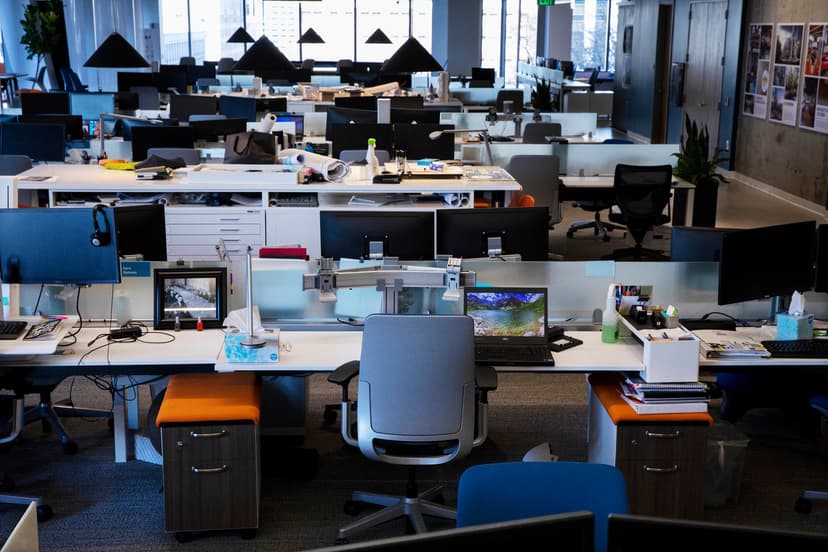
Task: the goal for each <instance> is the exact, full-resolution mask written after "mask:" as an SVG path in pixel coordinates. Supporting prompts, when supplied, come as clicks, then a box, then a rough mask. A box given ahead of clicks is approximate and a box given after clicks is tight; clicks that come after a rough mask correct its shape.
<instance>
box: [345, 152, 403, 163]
mask: <svg viewBox="0 0 828 552" xmlns="http://www.w3.org/2000/svg"><path fill="white" fill-rule="evenodd" d="M367 151H368V150H367V149H361V150H359V149H349V150H342V151H340V152H339V160H340V161H345V162H346V163H353V162H354V161H365V154H366V153H367ZM374 153H375V154H376V156H377V161H379V162H380V163H388V162H389V161H391V154H390V153H389V152H388V151H387V150H383V149H375V150H374Z"/></svg>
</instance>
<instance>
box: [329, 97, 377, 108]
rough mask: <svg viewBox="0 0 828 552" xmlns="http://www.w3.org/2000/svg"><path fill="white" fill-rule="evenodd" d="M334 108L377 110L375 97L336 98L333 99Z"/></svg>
mask: <svg viewBox="0 0 828 552" xmlns="http://www.w3.org/2000/svg"><path fill="white" fill-rule="evenodd" d="M334 105H335V106H336V107H347V108H349V109H370V110H376V109H377V97H376V96H337V97H335V98H334Z"/></svg>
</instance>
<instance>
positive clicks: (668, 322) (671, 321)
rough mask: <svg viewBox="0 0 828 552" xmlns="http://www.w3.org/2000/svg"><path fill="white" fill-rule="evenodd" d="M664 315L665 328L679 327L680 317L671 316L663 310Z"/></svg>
mask: <svg viewBox="0 0 828 552" xmlns="http://www.w3.org/2000/svg"><path fill="white" fill-rule="evenodd" d="M662 315H663V317H664V327H665V328H678V325H679V317H678V316H669V315H668V314H667V313H666V312H662Z"/></svg>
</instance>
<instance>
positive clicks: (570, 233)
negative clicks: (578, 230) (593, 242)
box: [566, 232, 575, 238]
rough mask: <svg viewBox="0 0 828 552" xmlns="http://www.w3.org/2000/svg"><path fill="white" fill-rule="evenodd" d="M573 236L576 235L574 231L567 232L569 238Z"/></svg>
mask: <svg viewBox="0 0 828 552" xmlns="http://www.w3.org/2000/svg"><path fill="white" fill-rule="evenodd" d="M573 236H575V233H574V232H567V233H566V237H567V238H571V237H573Z"/></svg>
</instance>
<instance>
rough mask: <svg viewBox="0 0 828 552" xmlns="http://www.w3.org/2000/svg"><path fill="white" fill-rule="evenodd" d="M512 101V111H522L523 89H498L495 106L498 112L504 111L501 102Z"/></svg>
mask: <svg viewBox="0 0 828 552" xmlns="http://www.w3.org/2000/svg"><path fill="white" fill-rule="evenodd" d="M506 101H511V102H512V113H521V112H522V111H523V90H498V92H497V99H496V100H495V106H496V107H497V112H498V113H504V112H505V110H504V109H503V102H506Z"/></svg>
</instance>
